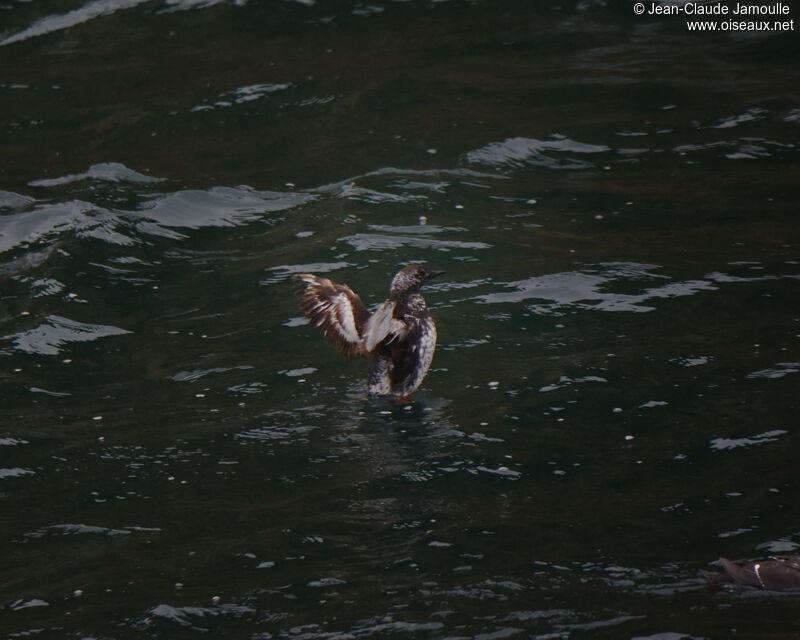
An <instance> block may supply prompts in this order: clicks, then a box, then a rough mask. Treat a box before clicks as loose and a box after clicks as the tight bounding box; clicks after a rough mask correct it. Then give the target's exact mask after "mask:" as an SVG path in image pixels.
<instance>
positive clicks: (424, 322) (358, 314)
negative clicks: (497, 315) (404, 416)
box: [294, 264, 444, 403]
mask: <svg viewBox="0 0 800 640" xmlns="http://www.w3.org/2000/svg"><path fill="white" fill-rule="evenodd" d="M443 273H444V271H431V270H429V269H427V268H426V267H424V266H423V265H419V264H410V265H408V266H407V267H403V268H402V269H401V270H400V271H399V272H398V273H397V275H395V277H394V278H393V279H392V284H391V288H390V291H389V299H388V300H386V301H384V302H382V303H381V305H380V306H379V307H378V308H377V309H376V310H375V311H374V312H372V313H370V312H369V311H367V309H366V307H365V306H364V303H363V302H361V298H360V297H359V296H358V294H356V293H354V292H353V290H352V289H351V288H350V287H348V286H347V285H346V284H337V283H335V282H333V281H332V280H329V279H328V278H320V277H318V276H315V275H312V274H310V273H298V274H296V275H295V276H294V278H295V280H299V281H300V282H303V283H304V284H305V288H304V289H303V291H302V292H301V294H300V307H301V309H302V310H303V312H304V313H305V314H306V316H307V317H308V319H309V320H311V322H312V323H313V324H315V325H316V326H318V327H319V328H320V329H321V330H322V333H323V334H324V335H325V337H326V338H328V340H330V341H331V342H332V343H333V344H335V345H336V346H337V347H338V348H339V349H340V350H341V351H342V352H343V353H344V354H345V355H348V356H354V355H364V356H366V355H372V356H373V359H372V370H371V371H370V374H369V381H368V383H367V390H368V391H369V393H370V394H373V395H390V394H391V395H393V396H395V397H396V398H397V401H398V402H403V403H404V402H410V400H411V394H412V393H414V391H416V389H417V388H418V387H419V385H420V384H421V383H422V380H423V378H424V377H425V374H426V373H427V372H428V369H429V367H430V366H431V361H432V360H433V352H434V350H435V349H436V325H435V324H434V323H433V319H432V318H431V315H430V313H429V312H428V305H427V304H425V298H423V297H422V295H421V294H420V292H419V290H420V287H422V285H424V284H425V283H426V282H428V281H429V280H430V279H431V278H435V277H436V276H439V275H441V274H443Z"/></svg>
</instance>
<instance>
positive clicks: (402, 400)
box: [397, 393, 413, 404]
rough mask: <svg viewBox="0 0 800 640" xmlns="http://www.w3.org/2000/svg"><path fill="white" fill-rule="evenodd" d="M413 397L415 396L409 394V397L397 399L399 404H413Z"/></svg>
mask: <svg viewBox="0 0 800 640" xmlns="http://www.w3.org/2000/svg"><path fill="white" fill-rule="evenodd" d="M412 395H413V394H410V393H409V394H408V395H407V396H400V397H399V398H397V404H411V402H412V398H411V396H412Z"/></svg>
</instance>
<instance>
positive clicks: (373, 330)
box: [362, 300, 408, 353]
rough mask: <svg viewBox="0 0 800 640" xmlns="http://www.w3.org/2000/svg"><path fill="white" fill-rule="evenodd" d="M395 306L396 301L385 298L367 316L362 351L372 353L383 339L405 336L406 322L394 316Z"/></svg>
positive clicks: (389, 339)
mask: <svg viewBox="0 0 800 640" xmlns="http://www.w3.org/2000/svg"><path fill="white" fill-rule="evenodd" d="M396 306H397V303H396V302H394V301H393V300H387V301H386V302H384V303H382V304H381V306H380V307H378V308H377V309H376V310H375V312H374V313H373V314H372V315H371V316H369V319H368V320H367V326H366V329H365V331H364V341H363V343H362V349H363V352H364V353H372V352H373V351H374V350H375V347H377V346H378V345H379V344H380V343H381V342H383V341H384V340H386V341H387V342H391V341H393V340H395V339H397V338H404V337H405V336H406V334H407V333H408V327H407V326H406V323H405V322H403V321H402V320H398V319H397V318H395V317H394V310H395V307H396Z"/></svg>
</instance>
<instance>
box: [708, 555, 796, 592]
mask: <svg viewBox="0 0 800 640" xmlns="http://www.w3.org/2000/svg"><path fill="white" fill-rule="evenodd" d="M719 563H720V564H721V565H722V569H723V572H721V573H720V572H718V571H702V572H701V573H702V574H703V575H704V576H705V578H706V579H707V580H708V581H709V582H711V583H713V584H724V583H733V584H737V585H741V586H746V587H756V588H758V589H766V590H768V591H788V590H791V589H800V556H772V557H770V558H769V559H767V560H758V561H756V560H753V561H750V562H732V561H731V560H728V559H727V558H720V559H719Z"/></svg>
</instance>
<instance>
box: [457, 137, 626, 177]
mask: <svg viewBox="0 0 800 640" xmlns="http://www.w3.org/2000/svg"><path fill="white" fill-rule="evenodd" d="M609 151H611V148H610V147H606V146H605V145H597V144H587V143H585V142H577V141H575V140H570V139H569V138H567V137H564V136H560V135H553V136H552V138H551V139H550V140H537V139H536V138H520V137H517V138H507V139H506V140H503V141H502V142H492V143H490V144H488V145H486V146H485V147H482V148H480V149H476V150H474V151H470V152H468V153H467V161H468V162H470V163H473V164H484V165H491V166H495V167H498V168H508V169H518V168H522V167H525V166H540V167H545V168H548V169H587V168H590V167H593V166H594V164H593V163H592V162H590V161H588V160H586V159H584V156H586V155H587V154H597V153H606V152H609Z"/></svg>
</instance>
